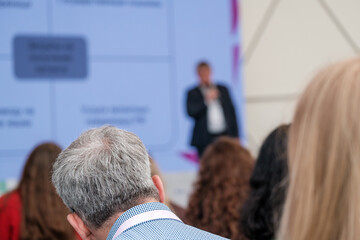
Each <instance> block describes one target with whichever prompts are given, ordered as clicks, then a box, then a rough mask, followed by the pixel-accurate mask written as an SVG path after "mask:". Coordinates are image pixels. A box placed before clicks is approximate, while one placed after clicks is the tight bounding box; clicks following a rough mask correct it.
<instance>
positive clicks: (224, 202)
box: [186, 137, 254, 239]
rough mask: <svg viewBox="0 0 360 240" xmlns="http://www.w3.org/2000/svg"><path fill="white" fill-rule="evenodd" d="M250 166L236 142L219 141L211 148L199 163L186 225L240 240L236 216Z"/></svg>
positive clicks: (228, 140) (246, 189)
mask: <svg viewBox="0 0 360 240" xmlns="http://www.w3.org/2000/svg"><path fill="white" fill-rule="evenodd" d="M253 164H254V163H253V159H252V157H251V155H250V153H249V152H248V151H247V150H246V149H245V148H243V147H242V146H241V145H240V143H239V141H238V140H237V139H231V138H228V137H220V138H218V139H217V140H216V141H215V142H214V143H213V144H211V145H210V146H209V147H208V148H207V149H206V150H205V153H204V155H203V157H202V158H201V161H200V170H199V175H198V179H197V182H196V184H195V189H194V192H193V193H192V195H191V197H190V200H189V206H188V209H187V213H186V219H187V222H188V223H189V224H190V225H193V226H195V227H198V228H201V229H204V230H206V231H209V232H212V233H215V234H218V235H221V236H224V237H227V238H231V239H242V237H243V236H242V235H241V234H240V232H239V228H238V226H239V217H240V216H239V215H240V209H241V207H242V205H243V203H244V202H245V199H246V198H247V196H248V192H249V186H248V185H249V179H250V175H251V172H252V170H253Z"/></svg>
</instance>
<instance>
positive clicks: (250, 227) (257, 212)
mask: <svg viewBox="0 0 360 240" xmlns="http://www.w3.org/2000/svg"><path fill="white" fill-rule="evenodd" d="M288 131H289V125H281V126H279V127H278V128H276V129H275V130H274V131H272V132H271V133H270V134H269V136H268V137H267V138H266V139H265V141H264V142H263V144H262V146H261V148H260V152H259V156H258V158H257V161H256V164H255V169H254V171H253V173H252V176H251V178H250V187H251V192H250V196H249V198H248V199H247V200H246V203H245V204H244V206H243V208H242V214H241V215H242V216H241V230H242V232H243V233H244V235H245V236H246V237H247V238H248V239H252V240H266V239H269V240H271V239H274V235H275V232H276V229H277V227H278V223H279V221H280V217H281V211H282V207H283V204H284V201H285V189H286V186H285V177H286V175H287V140H288Z"/></svg>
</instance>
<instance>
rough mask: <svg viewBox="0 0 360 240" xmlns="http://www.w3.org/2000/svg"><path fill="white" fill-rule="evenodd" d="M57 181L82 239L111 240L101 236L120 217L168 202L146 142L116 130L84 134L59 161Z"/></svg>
mask: <svg viewBox="0 0 360 240" xmlns="http://www.w3.org/2000/svg"><path fill="white" fill-rule="evenodd" d="M52 181H53V184H54V186H55V188H56V190H57V192H58V194H59V195H60V197H61V198H62V199H63V201H64V203H65V204H66V205H67V206H68V207H69V208H70V209H71V210H72V211H73V212H74V213H73V214H70V215H69V216H68V220H69V222H70V223H71V225H72V226H73V227H74V228H75V230H76V231H77V232H78V233H79V235H80V236H81V237H82V238H83V239H84V238H85V237H83V236H84V235H85V236H87V235H86V234H88V235H90V234H93V235H94V236H95V235H96V234H102V235H103V236H104V235H105V238H106V235H107V233H103V232H102V230H103V229H108V228H111V226H112V224H113V222H115V221H116V219H117V217H118V216H119V215H121V213H123V212H124V211H126V210H128V209H130V208H131V207H134V206H136V205H138V204H142V203H145V202H151V201H159V200H160V201H161V202H162V201H163V198H164V192H163V188H162V183H161V181H160V179H159V178H158V176H154V177H153V179H152V178H151V176H150V161H149V156H148V154H147V151H146V149H145V146H144V145H143V143H142V142H141V140H140V139H139V138H138V137H137V136H136V135H135V134H133V133H130V132H127V131H124V130H120V129H118V128H116V127H112V126H103V127H100V128H95V129H91V130H88V131H86V132H84V133H82V134H81V135H80V137H79V138H78V139H76V140H75V141H74V142H73V143H72V144H71V145H70V146H69V147H68V148H67V149H65V150H64V151H63V152H62V153H61V154H60V155H59V157H58V159H57V161H56V162H55V164H54V166H53V175H52ZM158 190H159V192H158ZM79 223H80V224H79ZM95 238H96V236H95Z"/></svg>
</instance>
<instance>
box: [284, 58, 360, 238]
mask: <svg viewBox="0 0 360 240" xmlns="http://www.w3.org/2000/svg"><path fill="white" fill-rule="evenodd" d="M359 103H360V59H354V60H350V61H346V62H341V63H337V64H335V65H332V66H330V67H328V68H326V69H324V70H322V71H321V72H320V73H319V74H317V76H316V77H315V78H314V79H313V81H311V83H310V84H309V85H308V87H307V88H306V90H305V92H304V93H303V94H302V96H301V98H300V101H299V102H298V105H297V108H296V112H295V116H294V120H293V124H292V125H291V130H290V136H289V189H288V194H287V199H286V203H285V207H284V213H283V217H282V220H281V227H280V231H279V235H278V238H279V239H281V240H285V239H291V240H300V239H301V240H305V239H326V240H331V239H337V240H338V239H341V240H350V239H357V238H358V237H359V235H360V228H359V226H360V218H359V216H360V209H359V201H360V188H359V184H360V148H359V145H360V122H359V116H360V108H359Z"/></svg>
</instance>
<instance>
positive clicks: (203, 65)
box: [197, 61, 211, 86]
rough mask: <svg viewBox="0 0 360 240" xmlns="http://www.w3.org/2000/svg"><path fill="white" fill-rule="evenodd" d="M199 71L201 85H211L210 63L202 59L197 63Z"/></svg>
mask: <svg viewBox="0 0 360 240" xmlns="http://www.w3.org/2000/svg"><path fill="white" fill-rule="evenodd" d="M197 73H198V76H199V80H200V84H201V85H205V86H207V85H210V84H211V67H210V65H209V63H207V62H205V61H202V62H199V63H198V65H197Z"/></svg>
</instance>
